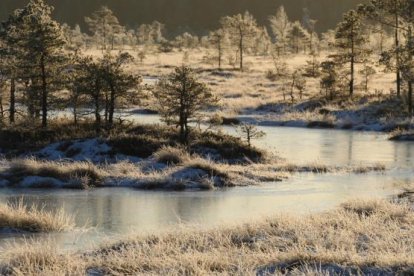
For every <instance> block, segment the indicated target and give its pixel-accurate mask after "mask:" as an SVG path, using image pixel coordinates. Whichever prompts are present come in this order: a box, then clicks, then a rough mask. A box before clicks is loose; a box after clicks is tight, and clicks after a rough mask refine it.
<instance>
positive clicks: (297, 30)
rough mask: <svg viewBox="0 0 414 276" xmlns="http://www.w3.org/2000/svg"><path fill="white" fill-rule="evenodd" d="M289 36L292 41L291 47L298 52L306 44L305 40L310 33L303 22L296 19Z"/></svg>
mask: <svg viewBox="0 0 414 276" xmlns="http://www.w3.org/2000/svg"><path fill="white" fill-rule="evenodd" d="M288 37H289V39H290V41H291V42H290V43H291V47H292V48H293V49H294V50H295V52H296V53H297V54H298V53H299V49H300V46H301V45H302V44H304V41H306V39H307V38H308V33H307V31H306V30H305V28H303V26H302V24H300V22H299V21H296V22H294V23H293V24H292V27H291V28H290V31H289V34H288Z"/></svg>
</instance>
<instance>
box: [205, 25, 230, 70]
mask: <svg viewBox="0 0 414 276" xmlns="http://www.w3.org/2000/svg"><path fill="white" fill-rule="evenodd" d="M209 41H210V42H211V43H212V44H213V45H214V47H215V48H216V49H217V64H218V69H219V70H221V64H222V60H223V54H224V50H225V47H226V45H225V44H226V32H225V31H224V30H223V29H218V30H216V31H214V32H211V33H210V35H209Z"/></svg>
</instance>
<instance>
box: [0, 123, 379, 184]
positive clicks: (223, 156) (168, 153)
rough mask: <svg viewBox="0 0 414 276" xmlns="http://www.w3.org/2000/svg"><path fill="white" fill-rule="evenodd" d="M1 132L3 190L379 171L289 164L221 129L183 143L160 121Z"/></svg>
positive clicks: (368, 167) (375, 166)
mask: <svg viewBox="0 0 414 276" xmlns="http://www.w3.org/2000/svg"><path fill="white" fill-rule="evenodd" d="M91 129H92V130H91ZM0 138H3V139H2V140H1V142H0V144H1V145H2V148H3V152H4V156H5V159H3V161H2V162H1V168H0V186H1V187H8V188H64V189H90V188H100V187H130V188H135V189H145V190H188V189H196V190H211V189H217V188H225V187H236V186H250V185H260V184H262V183H264V182H277V181H282V180H284V179H286V178H288V177H290V175H291V174H295V173H317V174H320V173H325V174H326V173H368V172H372V171H374V172H377V171H385V170H386V167H385V166H384V165H381V164H371V165H355V166H327V165H324V164H321V163H318V162H316V163H315V162H314V163H312V164H301V165H298V164H292V163H290V162H288V161H286V160H284V159H283V158H281V157H279V156H276V155H275V154H272V153H270V152H266V151H263V150H261V149H258V148H256V147H251V146H249V145H248V144H247V143H245V142H243V141H242V140H241V139H239V138H237V137H233V136H230V135H227V134H224V133H223V132H220V131H218V132H213V131H210V130H208V131H201V130H194V131H193V132H192V138H191V143H189V144H188V145H186V146H183V145H181V144H180V143H179V142H178V137H177V134H176V131H175V129H173V128H169V127H164V126H160V125H131V126H128V127H122V126H117V127H116V128H115V129H114V130H111V131H110V132H108V133H107V132H105V131H104V130H102V132H101V134H96V132H94V131H93V124H92V123H90V124H88V123H83V124H80V125H77V126H74V125H71V124H66V125H65V124H64V123H62V122H61V123H60V124H56V125H52V126H51V127H50V128H49V129H47V130H36V129H31V128H19V127H15V128H13V129H3V130H1V131H0Z"/></svg>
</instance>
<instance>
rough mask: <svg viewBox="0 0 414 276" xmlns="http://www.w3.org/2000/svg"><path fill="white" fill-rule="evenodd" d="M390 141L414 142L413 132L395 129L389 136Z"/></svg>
mask: <svg viewBox="0 0 414 276" xmlns="http://www.w3.org/2000/svg"><path fill="white" fill-rule="evenodd" d="M389 139H390V140H392V141H414V130H412V129H411V130H405V129H396V130H395V131H393V132H391V133H390V134H389Z"/></svg>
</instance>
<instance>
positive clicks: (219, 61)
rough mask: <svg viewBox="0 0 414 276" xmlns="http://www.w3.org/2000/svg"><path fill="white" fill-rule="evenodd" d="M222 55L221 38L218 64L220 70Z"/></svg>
mask: <svg viewBox="0 0 414 276" xmlns="http://www.w3.org/2000/svg"><path fill="white" fill-rule="evenodd" d="M219 39H220V38H219ZM221 56H222V49H221V40H219V42H218V66H219V70H221Z"/></svg>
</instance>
